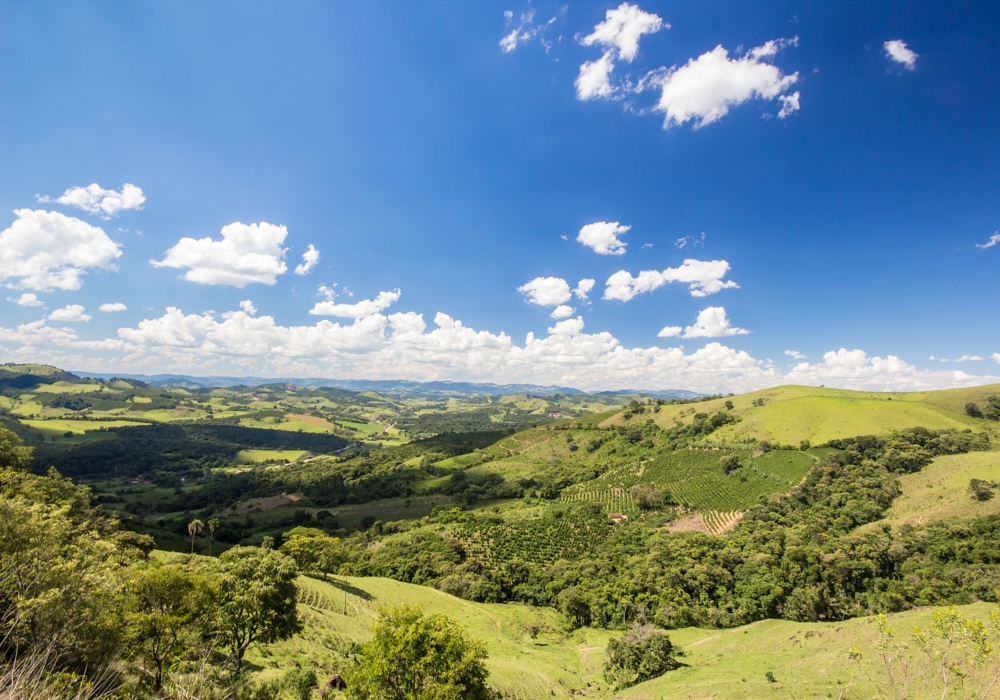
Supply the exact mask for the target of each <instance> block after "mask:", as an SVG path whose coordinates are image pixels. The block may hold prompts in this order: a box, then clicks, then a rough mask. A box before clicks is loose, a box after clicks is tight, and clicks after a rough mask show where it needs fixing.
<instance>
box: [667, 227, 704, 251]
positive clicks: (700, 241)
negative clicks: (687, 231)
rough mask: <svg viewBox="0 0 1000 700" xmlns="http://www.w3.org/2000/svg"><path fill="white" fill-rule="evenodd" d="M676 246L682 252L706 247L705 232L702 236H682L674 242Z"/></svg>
mask: <svg viewBox="0 0 1000 700" xmlns="http://www.w3.org/2000/svg"><path fill="white" fill-rule="evenodd" d="M674 245H675V246H677V247H678V248H680V249H681V250H686V249H687V248H689V247H690V248H697V247H698V246H700V245H701V246H703V245H705V232H704V231H702V232H701V236H682V237H681V238H678V239H677V240H676V241H674Z"/></svg>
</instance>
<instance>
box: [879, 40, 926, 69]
mask: <svg viewBox="0 0 1000 700" xmlns="http://www.w3.org/2000/svg"><path fill="white" fill-rule="evenodd" d="M883 47H884V48H885V52H886V54H888V56H889V58H891V59H892V60H893V61H895V62H896V63H899V64H901V65H902V66H903V67H904V68H906V69H907V70H913V69H914V68H916V65H917V56H918V55H919V54H917V53H914V52H913V51H912V50H910V49H909V48H907V46H906V42H905V41H901V40H900V39H893V40H892V41H887V42H885V44H883Z"/></svg>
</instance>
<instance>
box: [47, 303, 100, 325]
mask: <svg viewBox="0 0 1000 700" xmlns="http://www.w3.org/2000/svg"><path fill="white" fill-rule="evenodd" d="M84 311H86V309H84V308H83V307H82V306H81V305H80V304H69V305H68V306H64V307H62V308H61V309H56V310H55V311H53V312H52V313H50V314H49V316H48V319H49V320H50V321H70V322H73V323H86V322H87V321H89V320H90V319H91V316H90V314H86V313H84Z"/></svg>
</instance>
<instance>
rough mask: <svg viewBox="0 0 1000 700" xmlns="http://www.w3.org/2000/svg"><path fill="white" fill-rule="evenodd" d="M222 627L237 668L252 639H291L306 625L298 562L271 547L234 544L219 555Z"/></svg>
mask: <svg viewBox="0 0 1000 700" xmlns="http://www.w3.org/2000/svg"><path fill="white" fill-rule="evenodd" d="M219 564H220V569H221V576H220V579H219V596H218V608H217V612H216V619H215V625H216V631H217V632H218V634H219V636H220V638H221V641H222V642H223V644H224V646H225V647H226V648H228V649H229V652H230V660H231V662H232V663H233V664H234V666H235V669H236V670H237V671H239V670H240V668H241V667H242V666H243V656H244V655H245V654H246V651H247V649H248V648H249V647H250V645H251V644H254V643H256V642H259V643H263V644H269V643H271V642H277V641H280V640H282V639H288V638H289V637H291V636H292V635H293V634H295V633H296V632H298V631H300V630H301V629H302V623H301V621H300V620H299V618H298V614H297V612H296V598H297V596H298V589H297V588H296V586H295V578H296V575H297V572H296V569H295V561H294V560H293V559H292V558H291V557H289V556H287V555H285V554H282V553H281V552H278V551H275V550H274V549H270V548H265V547H233V548H232V549H230V550H228V551H227V552H225V553H223V554H222V555H221V556H220V557H219Z"/></svg>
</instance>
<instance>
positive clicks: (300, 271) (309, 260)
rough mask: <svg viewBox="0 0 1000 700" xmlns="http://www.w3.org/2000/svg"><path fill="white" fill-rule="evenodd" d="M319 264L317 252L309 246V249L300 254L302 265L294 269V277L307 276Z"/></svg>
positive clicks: (311, 245)
mask: <svg viewBox="0 0 1000 700" xmlns="http://www.w3.org/2000/svg"><path fill="white" fill-rule="evenodd" d="M318 262H319V251H318V250H316V248H315V247H313V244H312V243H310V244H309V248H308V249H307V250H306V252H304V253H303V254H302V263H301V264H300V265H298V266H297V267H296V268H295V274H296V275H308V274H309V273H310V272H312V271H313V268H314V267H316V264H317V263H318Z"/></svg>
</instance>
